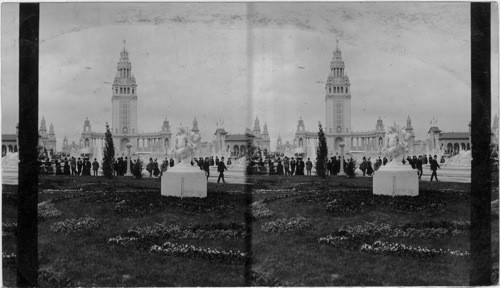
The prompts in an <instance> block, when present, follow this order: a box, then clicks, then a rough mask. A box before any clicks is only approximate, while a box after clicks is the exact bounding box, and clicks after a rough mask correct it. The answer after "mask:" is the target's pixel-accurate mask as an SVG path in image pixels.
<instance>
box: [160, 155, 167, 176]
mask: <svg viewBox="0 0 500 288" xmlns="http://www.w3.org/2000/svg"><path fill="white" fill-rule="evenodd" d="M160 169H161V172H160V177H161V176H163V173H165V172H167V169H168V159H167V158H165V160H163V163H161V166H160Z"/></svg>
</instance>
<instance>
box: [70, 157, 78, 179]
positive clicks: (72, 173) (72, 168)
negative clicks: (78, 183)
mask: <svg viewBox="0 0 500 288" xmlns="http://www.w3.org/2000/svg"><path fill="white" fill-rule="evenodd" d="M70 167H71V176H76V175H77V174H76V159H75V157H71V161H70Z"/></svg>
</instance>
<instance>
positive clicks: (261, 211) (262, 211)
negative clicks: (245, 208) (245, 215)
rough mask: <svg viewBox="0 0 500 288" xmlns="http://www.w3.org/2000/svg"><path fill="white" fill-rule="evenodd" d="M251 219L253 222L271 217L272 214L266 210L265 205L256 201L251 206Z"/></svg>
mask: <svg viewBox="0 0 500 288" xmlns="http://www.w3.org/2000/svg"><path fill="white" fill-rule="evenodd" d="M250 208H251V211H252V218H253V219H255V220H258V219H262V218H267V217H271V216H273V215H274V212H273V211H271V210H269V208H267V206H266V204H264V203H262V202H261V201H257V202H254V203H252V204H251V207H250Z"/></svg>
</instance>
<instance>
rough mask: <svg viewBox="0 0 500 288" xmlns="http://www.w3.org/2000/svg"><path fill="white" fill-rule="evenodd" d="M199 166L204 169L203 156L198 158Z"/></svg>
mask: <svg viewBox="0 0 500 288" xmlns="http://www.w3.org/2000/svg"><path fill="white" fill-rule="evenodd" d="M198 167H200V170H203V157H200V159H198Z"/></svg>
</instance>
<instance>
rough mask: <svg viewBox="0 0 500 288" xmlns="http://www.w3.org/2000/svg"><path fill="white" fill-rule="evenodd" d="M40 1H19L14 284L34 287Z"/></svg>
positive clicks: (35, 274) (36, 254)
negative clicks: (15, 261) (17, 168)
mask: <svg viewBox="0 0 500 288" xmlns="http://www.w3.org/2000/svg"><path fill="white" fill-rule="evenodd" d="M39 20H40V4H39V3H20V4H19V144H20V145H19V160H20V161H19V178H18V180H19V184H18V206H17V207H18V211H17V229H18V237H17V286H19V287H37V286H38V227H37V226H38V220H37V204H38V167H37V145H38V129H37V128H38V127H37V126H38V54H39V42H38V37H39V24H40V21H39Z"/></svg>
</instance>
